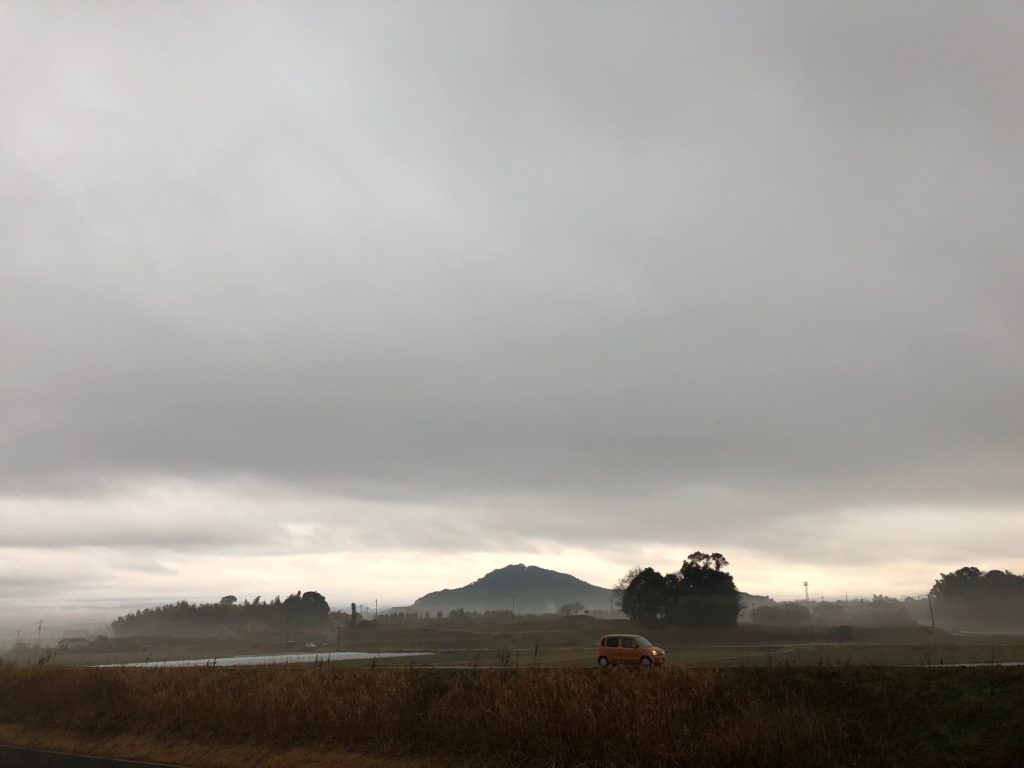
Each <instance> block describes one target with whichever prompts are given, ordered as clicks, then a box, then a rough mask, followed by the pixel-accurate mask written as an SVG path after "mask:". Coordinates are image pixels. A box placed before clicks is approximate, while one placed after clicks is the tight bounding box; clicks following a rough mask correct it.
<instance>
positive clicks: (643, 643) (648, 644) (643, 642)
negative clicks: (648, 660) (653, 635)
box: [636, 637, 654, 648]
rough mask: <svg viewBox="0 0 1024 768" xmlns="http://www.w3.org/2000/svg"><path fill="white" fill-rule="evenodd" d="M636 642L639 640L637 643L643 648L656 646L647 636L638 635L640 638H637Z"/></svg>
mask: <svg viewBox="0 0 1024 768" xmlns="http://www.w3.org/2000/svg"><path fill="white" fill-rule="evenodd" d="M636 642H637V644H638V645H639V646H640V647H641V648H653V647H654V643H652V642H651V641H650V640H648V639H647V638H646V637H638V638H637V639H636Z"/></svg>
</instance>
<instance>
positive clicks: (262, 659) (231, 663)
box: [98, 651, 433, 667]
mask: <svg viewBox="0 0 1024 768" xmlns="http://www.w3.org/2000/svg"><path fill="white" fill-rule="evenodd" d="M432 655H433V654H431V653H422V652H421V653H411V652H410V653H363V652H361V651H335V652H333V653H279V654H276V655H274V656H229V657H227V658H222V659H177V660H174V661H138V662H131V663H128V664H100V665H98V666H102V667H250V666H256V665H260V664H314V663H316V662H322V663H329V662H332V661H360V660H366V659H393V658H396V657H401V656H432Z"/></svg>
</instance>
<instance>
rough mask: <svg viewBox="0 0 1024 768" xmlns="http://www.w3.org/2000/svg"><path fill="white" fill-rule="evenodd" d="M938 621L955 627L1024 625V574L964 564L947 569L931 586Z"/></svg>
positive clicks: (994, 628)
mask: <svg viewBox="0 0 1024 768" xmlns="http://www.w3.org/2000/svg"><path fill="white" fill-rule="evenodd" d="M931 596H932V602H933V604H934V610H935V621H936V623H938V624H941V625H942V626H948V627H954V628H956V629H976V630H992V631H1011V630H1019V629H1021V628H1024V575H1017V574H1014V573H1011V572H1010V571H987V572H985V571H981V570H980V569H978V568H975V567H973V566H965V567H963V568H960V569H959V570H957V571H954V572H953V573H944V574H942V575H941V577H940V578H939V579H938V581H936V582H935V585H934V586H933V587H932V589H931Z"/></svg>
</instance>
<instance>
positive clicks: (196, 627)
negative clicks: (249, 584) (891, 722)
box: [110, 591, 331, 639]
mask: <svg viewBox="0 0 1024 768" xmlns="http://www.w3.org/2000/svg"><path fill="white" fill-rule="evenodd" d="M330 613H331V607H330V606H329V605H328V604H327V600H326V599H324V596H323V595H321V594H320V593H319V592H302V591H299V592H296V593H295V594H294V595H288V597H286V598H285V599H284V600H282V599H281V598H280V597H275V598H274V599H273V600H271V601H269V602H263V601H262V600H261V598H260V597H256V598H255V599H254V600H252V602H250V601H249V600H245V601H243V602H241V603H239V602H238V598H236V597H235V596H234V595H226V596H225V597H222V598H221V599H220V601H219V602H216V603H202V604H196V603H189V602H186V601H184V600H182V601H180V602H177V603H171V604H169V605H163V606H160V607H159V608H147V609H145V610H142V611H136V612H135V613H129V614H127V615H125V616H119V617H118V618H117V619H115V620H114V622H113V623H112V624H111V625H110V628H111V630H112V631H113V633H114V635H115V636H116V637H195V636H201V635H215V634H225V633H237V632H247V633H252V634H267V633H275V634H280V635H281V636H283V637H285V638H286V639H289V638H292V639H294V638H295V637H299V636H301V635H303V634H306V633H311V632H322V631H324V630H326V629H328V628H329V627H330V620H329V616H330Z"/></svg>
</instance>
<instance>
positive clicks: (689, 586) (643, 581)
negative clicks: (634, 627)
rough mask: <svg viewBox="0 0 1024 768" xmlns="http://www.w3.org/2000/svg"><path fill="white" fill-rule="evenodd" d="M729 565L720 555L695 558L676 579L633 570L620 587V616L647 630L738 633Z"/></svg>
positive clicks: (650, 570) (737, 610) (735, 595)
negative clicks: (664, 626)
mask: <svg viewBox="0 0 1024 768" xmlns="http://www.w3.org/2000/svg"><path fill="white" fill-rule="evenodd" d="M728 564H729V561H728V560H726V559H725V557H723V556H722V555H721V554H719V553H718V552H714V553H712V554H710V555H708V554H705V553H703V552H694V553H693V554H691V555H690V556H689V557H687V558H686V560H685V561H684V562H683V565H682V567H681V568H680V569H679V571H678V572H676V573H670V574H668V575H666V576H663V575H662V574H660V573H659V572H658V571H656V570H654V569H653V568H642V569H641V568H635V569H633V570H632V571H630V572H629V573H627V574H626V576H624V577H623V578H622V580H621V581H620V582H619V583H618V585H616V587H615V593H616V595H617V596H619V600H620V603H621V605H622V611H623V613H625V614H626V615H627V616H629V617H630V618H631V619H633V620H635V621H639V622H642V623H645V624H656V623H665V624H674V625H677V626H681V627H735V626H736V620H737V618H738V617H739V614H740V593H739V591H738V590H737V589H736V584H735V583H734V582H733V578H732V575H731V574H729V572H728V571H726V570H724V568H725V566H727V565H728Z"/></svg>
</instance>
